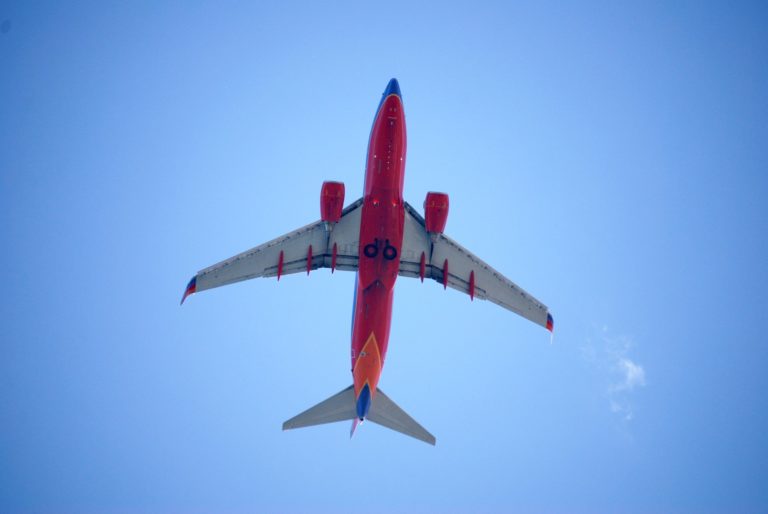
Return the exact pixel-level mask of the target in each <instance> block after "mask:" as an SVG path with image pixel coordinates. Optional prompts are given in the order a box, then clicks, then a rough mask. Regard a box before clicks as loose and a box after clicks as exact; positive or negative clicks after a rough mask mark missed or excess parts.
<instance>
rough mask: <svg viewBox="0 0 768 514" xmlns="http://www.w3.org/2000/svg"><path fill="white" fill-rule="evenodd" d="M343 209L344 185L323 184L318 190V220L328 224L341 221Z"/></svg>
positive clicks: (339, 183)
mask: <svg viewBox="0 0 768 514" xmlns="http://www.w3.org/2000/svg"><path fill="white" fill-rule="evenodd" d="M343 208H344V183H343V182H331V181H326V182H323V188H322V189H321V190H320V218H322V220H323V221H327V222H329V223H337V222H338V221H339V220H340V219H341V210H342V209H343Z"/></svg>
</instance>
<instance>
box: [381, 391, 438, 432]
mask: <svg viewBox="0 0 768 514" xmlns="http://www.w3.org/2000/svg"><path fill="white" fill-rule="evenodd" d="M366 419H368V420H369V421H373V422H374V423H376V424H379V425H381V426H384V427H387V428H390V429H392V430H395V431H397V432H400V433H401V434H405V435H409V436H411V437H415V438H416V439H418V440H419V441H424V442H425V443H429V444H431V445H433V446H434V445H435V442H436V439H435V436H433V435H432V434H430V433H429V432H427V430H426V429H425V428H424V427H423V426H421V425H419V424H418V423H417V422H416V420H415V419H413V418H412V417H410V416H409V415H408V414H407V413H406V412H405V411H404V410H403V409H401V408H400V407H398V406H397V404H396V403H395V402H393V401H392V400H390V399H389V396H387V395H386V394H384V391H382V390H381V389H379V388H378V387H377V388H376V397H375V398H374V399H373V402H372V403H371V410H369V411H368V416H367V418H366Z"/></svg>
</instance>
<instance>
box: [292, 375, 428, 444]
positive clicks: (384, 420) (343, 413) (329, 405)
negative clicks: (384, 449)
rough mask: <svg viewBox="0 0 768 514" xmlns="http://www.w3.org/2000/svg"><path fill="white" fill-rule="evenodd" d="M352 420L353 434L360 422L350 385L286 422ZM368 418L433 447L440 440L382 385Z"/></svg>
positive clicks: (308, 423)
mask: <svg viewBox="0 0 768 514" xmlns="http://www.w3.org/2000/svg"><path fill="white" fill-rule="evenodd" d="M350 419H351V420H354V421H353V423H352V430H351V431H350V437H351V436H352V434H354V432H355V428H357V425H358V424H359V420H358V418H357V411H356V409H355V391H354V389H353V386H349V387H347V388H346V389H344V390H343V391H340V392H338V393H336V394H335V395H333V396H331V397H330V398H328V399H327V400H324V401H322V402H320V403H318V404H317V405H315V406H314V407H310V408H309V409H307V410H305V411H304V412H302V413H301V414H299V415H297V416H294V417H293V418H291V419H289V420H288V421H286V422H285V423H283V430H290V429H292V428H303V427H310V426H313V425H323V424H325V423H334V422H336V421H346V420H350ZM366 419H368V420H370V421H372V422H373V423H376V424H378V425H381V426H383V427H387V428H389V429H391V430H395V431H397V432H400V433H401V434H405V435H408V436H411V437H414V438H416V439H418V440H419V441H424V442H425V443H429V444H431V445H433V446H434V444H435V442H436V439H435V436H433V435H432V434H430V433H429V432H428V431H427V430H426V429H425V428H424V427H423V426H421V425H419V424H418V423H417V422H416V420H415V419H413V418H412V417H410V416H409V415H408V414H407V413H406V412H405V411H404V410H403V409H401V408H400V407H398V406H397V404H396V403H395V402H393V401H392V400H390V399H389V396H387V395H386V394H384V391H382V390H381V389H379V388H376V396H374V398H373V401H372V402H371V408H370V410H369V411H368V416H367V418H366Z"/></svg>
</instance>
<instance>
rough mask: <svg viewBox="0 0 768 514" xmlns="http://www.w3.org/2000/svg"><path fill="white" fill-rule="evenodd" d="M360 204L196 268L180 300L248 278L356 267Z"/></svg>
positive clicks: (358, 202) (278, 276)
mask: <svg viewBox="0 0 768 514" xmlns="http://www.w3.org/2000/svg"><path fill="white" fill-rule="evenodd" d="M362 205H363V200H362V199H359V200H357V201H356V202H354V203H353V204H351V205H349V206H348V207H347V208H345V209H344V210H343V211H342V213H341V219H340V220H339V222H338V223H332V224H329V223H326V222H324V221H316V222H315V223H311V224H309V225H307V226H305V227H302V228H300V229H298V230H294V231H293V232H289V233H288V234H285V235H283V236H280V237H278V238H276V239H273V240H272V241H269V242H267V243H264V244H262V245H259V246H257V247H255V248H251V249H250V250H246V251H245V252H242V253H239V254H237V255H235V256H234V257H230V258H229V259H226V260H223V261H221V262H219V263H217V264H214V265H213V266H209V267H207V268H205V269H203V270H201V271H198V272H197V274H196V275H195V276H194V277H192V280H190V282H189V285H188V286H187V289H186V291H185V292H184V296H183V297H182V299H181V302H182V303H184V300H185V299H186V297H187V296H189V295H190V294H192V293H196V292H199V291H205V290H206V289H213V288H214V287H220V286H225V285H227V284H234V283H235V282H241V281H243V280H249V279H252V278H258V277H277V278H278V280H279V279H280V277H281V276H282V275H289V274H291V273H300V272H302V271H306V272H307V273H309V272H310V271H311V270H314V269H318V268H332V269H340V270H344V271H354V270H357V265H358V246H359V239H360V213H361V211H362V209H361V207H362Z"/></svg>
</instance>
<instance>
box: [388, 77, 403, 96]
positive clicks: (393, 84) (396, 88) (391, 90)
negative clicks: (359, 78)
mask: <svg viewBox="0 0 768 514" xmlns="http://www.w3.org/2000/svg"><path fill="white" fill-rule="evenodd" d="M389 95H397V96H399V97H400V98H402V95H401V94H400V84H398V83H397V79H392V80H390V81H389V84H387V89H385V90H384V98H386V97H388V96H389Z"/></svg>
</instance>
